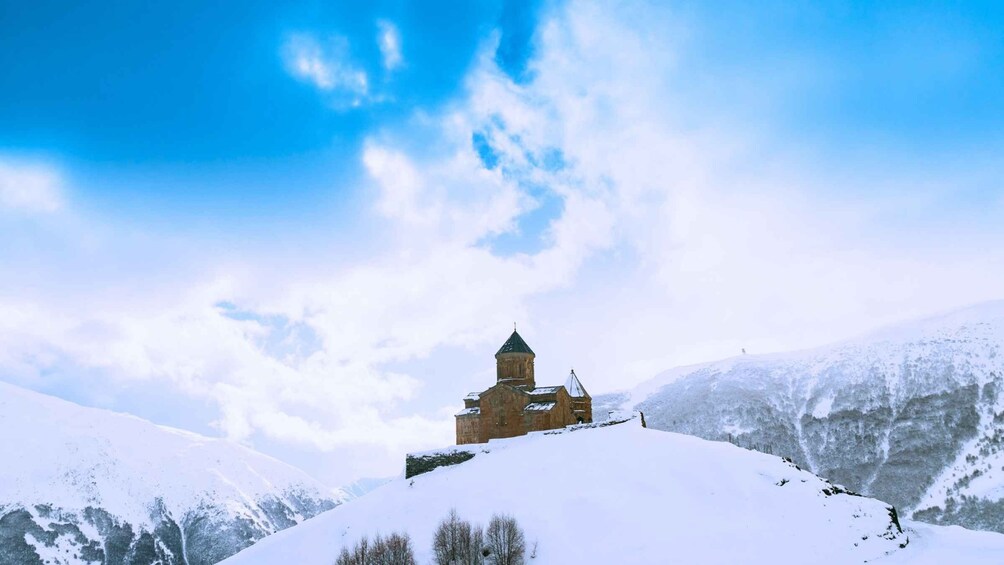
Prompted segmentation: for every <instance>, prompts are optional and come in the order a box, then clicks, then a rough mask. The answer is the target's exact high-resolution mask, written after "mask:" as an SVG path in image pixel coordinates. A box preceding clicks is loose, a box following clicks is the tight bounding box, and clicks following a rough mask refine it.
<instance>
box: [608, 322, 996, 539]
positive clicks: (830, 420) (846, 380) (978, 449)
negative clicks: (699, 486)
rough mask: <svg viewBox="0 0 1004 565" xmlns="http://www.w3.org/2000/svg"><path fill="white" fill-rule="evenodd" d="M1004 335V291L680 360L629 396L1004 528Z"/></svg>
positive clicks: (814, 465)
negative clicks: (712, 358) (769, 349)
mask: <svg viewBox="0 0 1004 565" xmlns="http://www.w3.org/2000/svg"><path fill="white" fill-rule="evenodd" d="M1002 346H1004V303H1001V302H997V303H989V304H984V305H980V306H976V307H973V308H969V309H966V310H963V311H959V312H956V313H953V314H950V315H947V316H942V317H938V318H934V319H929V320H924V321H921V322H915V323H910V324H905V325H902V326H899V327H896V328H892V329H889V330H885V331H882V332H879V333H876V334H873V335H870V336H867V337H865V338H863V339H860V340H855V341H851V342H847V343H842V344H838V345H834V346H831V347H825V348H821V349H817V350H811V351H804V352H798V353H792V354H783V355H744V356H741V357H737V358H733V359H728V360H725V361H720V362H716V363H709V364H706V365H700V366H694V367H685V368H680V369H674V370H672V371H669V372H667V373H665V374H663V375H660V376H659V377H656V379H654V380H653V381H651V382H649V383H646V384H644V385H642V386H640V387H638V389H636V390H634V391H632V393H631V394H630V395H629V396H628V397H626V400H625V404H626V405H627V406H630V407H634V408H637V409H639V410H642V411H644V413H645V416H646V419H647V421H648V425H649V426H650V427H652V428H656V429H662V430H669V431H676V432H681V433H686V434H691V435H696V436H698V437H702V438H706V439H714V440H729V441H733V442H735V443H737V444H739V445H742V446H746V447H750V448H754V449H759V450H763V451H768V452H772V453H775V454H779V455H786V456H790V457H792V458H793V459H794V460H795V461H796V462H797V463H798V464H800V465H802V466H805V467H807V468H808V469H810V470H812V471H813V472H814V473H816V474H818V475H820V476H823V477H827V478H829V479H831V480H834V481H836V482H839V483H842V484H845V485H847V486H848V487H849V488H851V489H854V490H856V491H859V492H862V493H864V494H866V495H869V496H875V497H877V498H880V499H882V500H886V501H888V502H891V503H893V504H894V505H896V506H897V507H898V508H900V509H901V510H902V511H904V513H905V514H907V515H911V514H912V515H913V516H915V517H916V518H918V519H922V520H925V521H930V522H933V523H944V524H960V525H963V526H966V527H969V528H977V529H992V530H996V531H1000V532H1004V451H1002V450H1004V394H1002V391H1001V389H1002V386H1004V355H1002V351H1001V347H1002ZM624 398H625V397H622V398H618V397H617V396H610V397H607V398H602V397H601V398H598V399H595V400H594V404H603V403H604V402H607V403H616V402H618V401H621V400H624Z"/></svg>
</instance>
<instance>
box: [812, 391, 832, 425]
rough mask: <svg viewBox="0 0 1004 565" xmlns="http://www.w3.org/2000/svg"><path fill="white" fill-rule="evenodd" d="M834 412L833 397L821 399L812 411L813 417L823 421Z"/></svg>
mask: <svg viewBox="0 0 1004 565" xmlns="http://www.w3.org/2000/svg"><path fill="white" fill-rule="evenodd" d="M831 410H833V397H832V396H827V397H825V398H821V399H820V400H819V402H817V403H816V407H815V408H813V409H812V417H813V418H816V419H817V420H821V419H823V418H825V417H827V416H829V415H830V411H831Z"/></svg>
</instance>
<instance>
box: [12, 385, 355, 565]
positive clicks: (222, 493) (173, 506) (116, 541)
mask: <svg viewBox="0 0 1004 565" xmlns="http://www.w3.org/2000/svg"><path fill="white" fill-rule="evenodd" d="M0 452H2V453H3V454H4V457H3V463H2V464H0V565H31V564H40V563H45V564H78V563H102V564H105V565H119V564H128V565H147V564H150V565H153V564H158V565H209V564H211V563H216V562H218V561H220V560H222V559H224V558H225V557H227V556H229V555H232V554H234V553H236V552H237V551H239V550H241V549H243V548H245V547H247V546H249V545H251V544H252V543H254V542H256V541H257V540H259V539H261V538H263V537H265V536H267V535H269V534H272V533H274V532H276V531H278V530H281V529H283V528H287V527H289V526H292V525H294V524H297V523H299V522H301V521H303V520H304V519H306V518H310V517H311V516H314V515H315V514H318V513H319V512H322V511H324V510H328V509H331V508H333V507H334V506H335V505H336V504H337V503H338V502H340V500H341V498H342V497H341V495H339V494H338V493H335V492H331V491H330V490H329V489H326V488H325V487H324V486H322V485H321V484H319V483H317V482H316V481H314V480H313V479H311V478H310V477H308V476H307V475H306V474H304V473H303V472H302V471H299V470H297V469H295V468H293V467H290V466H289V465H286V464H284V463H280V462H279V461H276V460H275V459H272V458H270V457H267V456H265V455H262V454H260V453H257V452H255V451H252V450H250V449H247V448H245V447H242V446H240V445H237V444H235V443H232V442H228V441H225V440H220V439H211V438H207V437H203V436H200V435H197V434H193V433H189V432H184V431H181V430H176V429H172V428H167V427H163V426H157V425H154V424H152V423H150V422H147V421H145V420H142V419H139V418H136V417H133V416H128V415H125V414H118V413H114V412H110V411H106V410H99V409H94V408H85V407H82V406H78V405H76V404H72V403H70V402H66V401H63V400H59V399H56V398H53V397H49V396H45V395H42V394H38V393H35V392H31V391H27V390H24V389H21V388H18V387H15V386H12V385H10V384H5V383H0Z"/></svg>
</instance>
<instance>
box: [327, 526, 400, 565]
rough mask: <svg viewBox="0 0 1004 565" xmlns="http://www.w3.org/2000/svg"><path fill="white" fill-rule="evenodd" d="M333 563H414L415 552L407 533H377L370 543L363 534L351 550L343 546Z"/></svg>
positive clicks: (397, 564) (361, 564)
mask: <svg viewBox="0 0 1004 565" xmlns="http://www.w3.org/2000/svg"><path fill="white" fill-rule="evenodd" d="M335 565H415V552H414V551H413V550H412V547H411V538H409V537H408V534H391V535H389V536H387V537H386V538H382V537H380V536H379V535H378V536H377V537H376V538H374V539H373V544H372V545H370V542H369V540H368V539H366V537H365V536H364V537H363V538H362V539H360V540H359V542H358V543H356V545H355V547H353V548H352V551H349V549H348V548H344V547H343V548H342V553H341V554H339V556H338V560H337V561H335Z"/></svg>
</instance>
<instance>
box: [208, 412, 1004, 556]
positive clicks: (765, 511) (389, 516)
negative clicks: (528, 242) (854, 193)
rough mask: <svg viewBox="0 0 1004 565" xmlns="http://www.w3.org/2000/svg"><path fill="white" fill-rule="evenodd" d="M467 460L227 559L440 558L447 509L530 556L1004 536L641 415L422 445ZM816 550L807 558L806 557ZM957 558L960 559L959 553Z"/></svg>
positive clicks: (955, 550) (817, 552) (871, 551)
mask: <svg viewBox="0 0 1004 565" xmlns="http://www.w3.org/2000/svg"><path fill="white" fill-rule="evenodd" d="M462 448H463V449H465V450H466V451H468V452H470V453H473V455H474V457H473V458H472V459H469V460H466V461H464V462H461V463H459V464H454V465H451V466H446V467H440V468H437V469H434V470H432V471H431V472H428V473H425V474H420V475H418V476H415V477H412V478H410V479H408V478H400V479H397V480H394V481H392V482H390V483H388V484H387V485H384V486H383V487H381V488H378V489H376V490H374V491H373V492H371V493H369V494H367V495H366V496H364V497H362V498H358V499H356V500H352V501H349V502H348V503H346V504H344V505H342V506H339V507H338V508H335V509H334V510H331V511H330V512H326V513H324V514H322V515H320V516H318V517H316V518H314V519H312V520H308V521H307V522H305V523H303V524H301V525H299V526H296V527H295V528H290V529H289V530H286V531H284V532H280V533H278V534H276V535H274V536H270V537H269V538H267V539H265V540H263V541H262V542H261V543H259V544H256V545H254V546H252V547H250V548H248V549H246V550H244V551H242V552H241V553H239V554H237V555H235V556H233V557H231V558H230V559H228V560H227V561H225V562H224V563H225V564H226V565H263V564H270V563H297V564H299V565H315V564H316V565H322V564H323V565H330V564H331V563H332V562H333V561H334V560H335V558H336V557H337V556H338V554H339V552H340V551H341V549H342V548H343V547H350V546H353V545H354V544H356V543H357V542H358V540H359V539H360V538H362V537H363V536H368V537H369V538H371V539H372V537H373V536H375V535H376V534H378V533H379V534H382V535H389V534H391V533H396V532H397V533H402V532H403V533H407V534H408V535H409V536H410V538H411V540H412V543H413V546H414V547H415V550H416V557H417V561H418V563H432V555H431V545H432V538H433V531H434V529H435V527H436V525H437V523H438V522H439V521H440V520H441V519H443V518H444V517H445V516H446V515H447V514H448V513H449V512H450V510H451V509H456V511H457V512H458V514H459V515H460V517H461V518H464V519H467V520H470V521H471V522H474V523H480V524H486V523H487V522H488V520H489V518H490V517H491V516H492V514H494V513H506V514H509V515H511V516H513V517H515V518H516V520H517V521H518V522H519V524H520V525H521V526H522V528H523V529H524V531H525V534H526V540H527V547H528V552H529V551H530V550H532V549H534V548H535V554H536V557H535V558H534V559H533V560H532V561H530V562H532V563H539V564H541V565H547V564H562V563H581V564H592V563H596V564H610V563H773V562H778V561H792V560H794V561H795V562H798V561H800V560H801V561H806V560H809V561H812V562H814V563H853V562H858V563H860V562H863V561H866V560H869V561H870V560H873V559H885V560H886V561H882V562H887V563H905V562H916V561H917V560H918V559H919V560H920V562H924V559H925V558H927V559H928V561H927V562H929V563H936V562H938V561H936V559H942V558H945V559H948V561H942V562H961V560H963V559H965V560H968V562H971V563H973V562H976V563H978V562H980V559H984V561H983V562H984V563H993V562H995V561H994V559H996V558H997V557H998V556H999V553H996V552H1000V551H1002V550H1004V536H1001V535H999V534H989V533H982V534H981V533H973V532H968V531H966V530H962V529H957V530H946V529H944V528H937V527H935V526H927V527H926V529H924V528H922V529H920V530H914V531H912V533H911V531H910V530H909V529H908V530H907V531H903V530H902V529H901V527H900V524H899V522H898V521H897V517H896V513H895V510H894V509H893V508H892V507H891V506H889V505H888V504H886V503H884V502H880V501H878V500H874V499H871V498H865V497H861V496H858V495H854V494H852V493H848V492H846V491H844V490H843V489H841V488H840V487H838V486H834V485H832V484H830V483H829V482H827V481H824V480H822V479H820V478H818V477H816V476H815V475H812V474H811V473H809V472H808V471H805V470H801V469H799V468H797V467H796V466H795V465H794V464H792V463H789V462H786V461H783V460H782V459H780V458H778V457H774V456H770V455H765V454H762V453H757V452H754V451H749V450H745V449H741V448H739V447H736V446H733V445H730V444H728V443H725V442H708V441H704V440H701V439H698V438H695V437H691V436H685V435H680V434H674V433H666V432H660V431H655V430H651V429H644V428H642V427H641V426H640V425H639V420H637V419H635V420H631V421H628V422H627V423H623V424H619V425H610V426H606V427H597V426H593V427H589V426H586V429H582V427H577V428H569V429H566V430H564V431H563V432H556V431H552V432H537V433H533V434H530V435H528V436H524V437H518V438H511V439H505V440H492V441H491V442H489V443H487V444H481V445H477V446H461V447H458V448H454V449H453V450H445V451H442V452H439V453H430V454H424V456H425V457H426V458H428V459H439V460H441V461H447V460H451V462H453V461H460V460H463V459H465V458H457V457H452V458H451V457H449V456H450V455H457V452H458V450H460V449H462ZM807 556H811V557H807ZM953 559H954V561H952V560H953Z"/></svg>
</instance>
